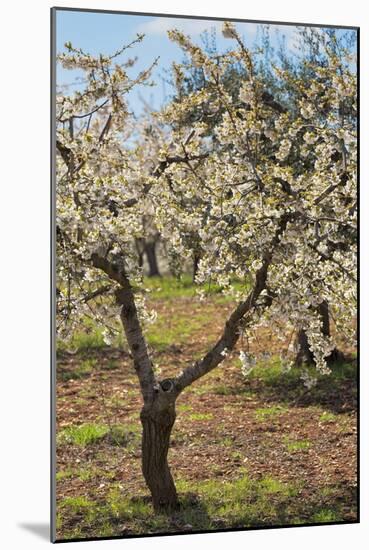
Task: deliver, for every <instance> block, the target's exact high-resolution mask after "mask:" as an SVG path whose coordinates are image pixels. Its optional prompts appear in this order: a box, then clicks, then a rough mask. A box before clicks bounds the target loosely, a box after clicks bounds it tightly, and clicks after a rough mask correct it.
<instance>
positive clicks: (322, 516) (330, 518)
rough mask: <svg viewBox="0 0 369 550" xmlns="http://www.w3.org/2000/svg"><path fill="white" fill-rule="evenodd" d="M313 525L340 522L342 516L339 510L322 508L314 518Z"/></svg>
mask: <svg viewBox="0 0 369 550" xmlns="http://www.w3.org/2000/svg"><path fill="white" fill-rule="evenodd" d="M311 519H312V522H313V523H331V522H335V521H340V520H341V519H342V518H341V515H340V514H339V512H338V511H337V510H333V509H331V508H322V509H321V510H319V511H318V512H315V514H314V515H313V516H312V518H311Z"/></svg>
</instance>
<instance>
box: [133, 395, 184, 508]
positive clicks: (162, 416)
mask: <svg viewBox="0 0 369 550" xmlns="http://www.w3.org/2000/svg"><path fill="white" fill-rule="evenodd" d="M175 418H176V414H175V408H174V403H173V405H171V406H169V407H168V408H166V409H164V410H155V407H147V406H144V407H143V408H142V411H141V423H142V428H143V431H142V472H143V475H144V478H145V481H146V484H147V486H148V488H149V489H150V492H151V496H152V502H153V506H154V510H155V511H156V512H164V513H168V512H172V511H174V510H177V509H178V508H179V501H178V495H177V491H176V487H175V484H174V481H173V477H172V474H171V472H170V469H169V465H168V449H169V440H170V435H171V432H172V428H173V424H174V421H175Z"/></svg>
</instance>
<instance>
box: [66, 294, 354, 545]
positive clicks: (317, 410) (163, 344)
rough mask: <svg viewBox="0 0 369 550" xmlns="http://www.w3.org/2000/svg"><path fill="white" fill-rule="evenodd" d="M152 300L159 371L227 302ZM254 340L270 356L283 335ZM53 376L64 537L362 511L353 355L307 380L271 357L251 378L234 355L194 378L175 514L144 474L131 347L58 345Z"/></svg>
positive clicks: (212, 334) (179, 444)
mask: <svg viewBox="0 0 369 550" xmlns="http://www.w3.org/2000/svg"><path fill="white" fill-rule="evenodd" d="M155 305H156V307H157V309H158V311H159V319H160V318H162V319H164V320H162V323H163V325H162V326H161V325H160V322H159V326H158V327H157V328H156V329H155V330H156V333H152V337H151V340H150V338H149V342H150V341H151V344H150V345H151V351H152V354H153V359H154V363H155V364H158V365H160V368H161V369H162V371H161V373H160V376H161V377H167V376H169V375H170V374H173V373H175V372H178V371H179V370H181V369H182V368H183V367H185V366H186V365H188V364H190V363H191V362H192V361H193V360H194V358H195V357H197V356H201V354H202V353H203V352H204V351H205V350H206V349H207V347H208V345H209V343H210V342H212V341H214V340H215V338H216V337H217V335H219V332H220V330H221V327H222V324H223V322H224V314H226V312H227V311H228V310H229V307H230V306H229V304H227V303H222V304H219V303H216V301H215V300H213V301H211V300H208V301H207V303H206V304H205V306H204V304H193V302H192V301H191V300H190V299H189V298H183V299H176V300H173V301H172V302H171V303H169V304H168V303H167V302H164V301H159V302H158V303H156V304H155ZM160 315H161V317H160ZM186 321H188V323H187V324H186ZM168 323H169V325H168ZM176 323H177V325H178V324H179V325H180V327H181V326H183V328H182V329H181V333H180V334H179V335H176V334H175V333H173V334H171V331H174V330H175V328H173V327H175V326H176ZM181 323H182V325H181ZM172 325H173V326H172ZM168 333H169V336H173V338H176V340H175V341H173V343H169V341H167V339H166V338H167V337H166V334H168ZM161 336H162V341H161V340H160V338H161ZM241 344H242V343H241ZM241 344H240V345H241ZM253 346H254V347H255V348H256V349H259V350H260V349H263V351H268V352H270V354H271V357H272V358H273V357H274V354H275V353H276V352H277V349H278V346H280V343H279V342H277V341H274V340H273V339H270V337H269V336H268V335H266V334H263V333H262V332H260V334H259V338H258V339H257V341H255V343H254V344H253ZM57 380H58V381H57V514H58V519H57V538H58V539H68V538H86V537H99V536H125V535H135V534H140V533H141V534H142V533H156V532H157V533H160V532H164V533H165V532H171V531H177V532H180V531H183V532H186V531H201V530H213V529H224V528H240V527H246V528H247V527H253V526H260V525H265V526H269V525H287V524H294V525H298V524H311V523H332V522H333V523H335V522H353V521H356V517H357V515H356V514H357V511H356V491H357V489H356V475H357V472H356V465H357V455H356V445H357V439H356V435H357V434H356V378H355V365H354V363H353V362H352V360H351V359H349V360H348V362H347V363H346V364H344V365H336V366H334V373H333V376H332V377H331V378H329V377H323V378H322V379H321V380H319V381H318V384H317V385H316V386H315V387H314V388H313V389H312V390H307V389H306V388H305V387H304V386H303V384H302V382H301V381H300V380H299V375H296V372H295V371H294V370H293V371H290V372H288V373H282V372H281V371H280V370H278V368H276V366H275V364H274V363H273V360H272V359H271V360H269V362H268V361H266V362H265V363H262V364H260V366H259V367H258V368H257V369H255V372H254V373H251V375H250V377H249V378H247V379H245V378H244V377H243V376H242V374H241V370H240V365H239V361H238V359H237V354H234V355H232V356H230V357H227V358H226V360H225V361H224V363H223V364H222V365H221V366H220V367H218V368H217V369H216V370H214V371H213V372H212V373H210V374H208V375H207V376H205V377H203V378H202V379H201V380H199V381H198V382H197V383H195V384H194V385H193V386H191V387H190V388H188V389H187V390H186V391H185V392H184V393H183V394H182V395H181V396H180V397H179V399H178V402H177V419H176V423H175V427H174V430H173V434H172V441H171V446H170V451H169V462H170V465H171V469H172V473H173V477H174V479H175V480H176V483H177V487H178V491H179V494H180V496H181V498H182V500H183V503H184V505H183V511H182V512H179V513H178V514H177V515H175V516H173V517H171V518H168V517H155V515H154V514H153V511H152V509H151V505H150V502H149V499H148V491H147V488H146V486H145V483H144V480H143V477H142V473H141V466H140V455H141V451H140V430H141V427H140V422H139V412H140V407H141V397H140V394H139V390H138V384H137V380H136V378H135V373H134V369H133V366H132V362H131V359H130V356H129V353H128V352H127V350H124V349H116V348H107V347H102V346H100V347H96V349H84V350H80V351H78V352H77V353H68V352H63V353H61V354H60V356H59V359H58V365H57ZM222 488H223V489H222ZM222 491H223V492H222ZM191 499H192V500H191Z"/></svg>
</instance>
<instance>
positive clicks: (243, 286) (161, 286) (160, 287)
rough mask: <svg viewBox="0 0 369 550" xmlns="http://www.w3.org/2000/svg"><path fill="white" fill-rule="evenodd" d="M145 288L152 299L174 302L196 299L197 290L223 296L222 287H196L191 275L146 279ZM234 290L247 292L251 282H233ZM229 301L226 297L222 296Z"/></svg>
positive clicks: (210, 285) (211, 285)
mask: <svg viewBox="0 0 369 550" xmlns="http://www.w3.org/2000/svg"><path fill="white" fill-rule="evenodd" d="M144 286H145V288H147V289H148V290H149V291H150V294H149V296H150V297H151V298H152V299H161V300H174V299H176V298H187V297H190V298H194V297H196V296H197V292H196V291H197V290H204V291H205V293H206V294H208V295H210V296H214V295H215V296H217V295H218V296H219V297H220V296H221V293H222V290H223V289H222V287H220V286H219V285H215V284H208V283H207V284H204V285H196V284H194V283H193V281H192V277H191V275H188V274H183V275H181V277H179V278H177V277H146V278H145V280H144ZM232 286H233V288H235V289H237V290H247V289H248V288H249V287H250V283H249V282H245V283H243V282H241V281H233V283H232ZM222 298H224V300H225V301H227V297H226V296H222Z"/></svg>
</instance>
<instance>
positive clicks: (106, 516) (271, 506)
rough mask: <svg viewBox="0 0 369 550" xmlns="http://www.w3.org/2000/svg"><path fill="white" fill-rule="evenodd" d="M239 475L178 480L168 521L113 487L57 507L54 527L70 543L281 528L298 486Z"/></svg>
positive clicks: (145, 500)
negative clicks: (176, 505)
mask: <svg viewBox="0 0 369 550" xmlns="http://www.w3.org/2000/svg"><path fill="white" fill-rule="evenodd" d="M239 473H240V477H238V478H237V479H235V480H233V481H228V482H225V483H222V482H220V481H219V480H204V481H201V482H198V483H194V482H190V481H187V480H184V479H180V480H178V482H177V489H178V493H179V498H180V501H181V508H180V510H178V512H175V513H173V514H172V516H166V515H161V514H155V513H154V511H153V508H152V505H151V501H150V499H149V498H147V497H146V496H144V495H143V494H141V493H139V494H137V495H136V496H135V497H133V498H128V497H126V496H124V495H123V494H122V491H121V489H120V488H119V487H118V486H115V485H113V486H112V487H111V488H110V490H109V491H108V492H107V494H106V496H105V499H103V500H101V501H99V502H92V501H90V500H89V499H87V498H85V497H77V498H70V497H68V498H65V499H64V500H62V501H61V502H60V503H59V505H58V522H59V523H58V525H62V526H63V538H66V539H68V538H71V537H76V536H77V537H78V536H79V537H83V536H85V534H86V533H88V535H89V536H96V537H101V536H104V534H106V533H107V532H108V533H110V534H119V533H120V531H119V529H121V528H122V526H126V527H127V528H128V529H129V531H130V532H131V533H136V534H143V533H148V532H149V533H160V532H173V531H174V532H178V531H181V530H213V529H218V528H219V527H248V526H253V525H262V524H273V523H274V524H278V523H282V522H283V521H284V519H285V517H284V513H285V509H286V506H285V503H286V502H287V501H288V499H290V498H291V497H294V496H296V495H297V493H298V491H299V487H298V486H297V485H292V484H287V483H282V482H280V481H279V480H277V479H274V478H272V477H264V478H263V479H261V480H251V479H250V478H249V477H248V475H247V473H246V471H245V470H244V469H241V468H240V469H239Z"/></svg>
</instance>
